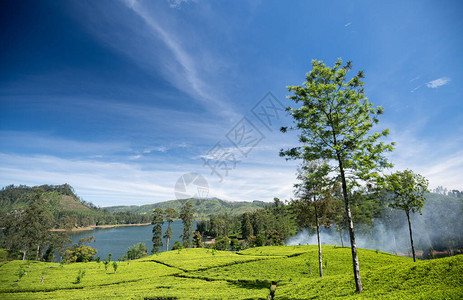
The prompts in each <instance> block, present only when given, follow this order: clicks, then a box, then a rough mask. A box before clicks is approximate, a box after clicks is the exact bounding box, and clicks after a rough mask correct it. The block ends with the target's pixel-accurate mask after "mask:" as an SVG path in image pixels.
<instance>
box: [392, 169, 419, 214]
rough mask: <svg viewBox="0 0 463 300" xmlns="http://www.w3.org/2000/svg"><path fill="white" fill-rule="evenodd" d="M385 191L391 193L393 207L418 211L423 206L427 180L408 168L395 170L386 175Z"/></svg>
mask: <svg viewBox="0 0 463 300" xmlns="http://www.w3.org/2000/svg"><path fill="white" fill-rule="evenodd" d="M386 182H387V185H386V186H387V191H388V192H389V193H391V195H390V198H392V202H391V203H390V204H389V205H390V206H391V207H393V208H398V209H401V210H403V211H405V212H406V213H407V214H409V213H410V212H412V213H413V212H419V213H421V209H422V208H423V205H424V202H425V200H426V193H427V192H428V180H426V179H425V178H424V177H423V176H421V175H420V174H415V173H413V172H412V171H410V170H405V171H403V172H396V173H394V174H392V175H389V176H387V177H386Z"/></svg>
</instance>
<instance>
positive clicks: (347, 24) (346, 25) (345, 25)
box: [344, 22, 352, 27]
mask: <svg viewBox="0 0 463 300" xmlns="http://www.w3.org/2000/svg"><path fill="white" fill-rule="evenodd" d="M350 25H352V22H349V23H346V24H344V27H349V26H350Z"/></svg>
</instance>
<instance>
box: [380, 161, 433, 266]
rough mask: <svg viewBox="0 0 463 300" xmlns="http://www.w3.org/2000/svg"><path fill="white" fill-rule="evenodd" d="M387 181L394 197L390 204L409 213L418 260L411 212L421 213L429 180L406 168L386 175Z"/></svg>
mask: <svg viewBox="0 0 463 300" xmlns="http://www.w3.org/2000/svg"><path fill="white" fill-rule="evenodd" d="M386 182H387V190H388V191H389V192H390V197H391V198H392V202H391V203H390V204H389V205H390V206H391V207H392V208H398V209H401V210H403V211H404V212H405V214H406V215H407V221H408V229H409V232H410V243H411V247H412V253H413V261H415V262H416V255H415V246H414V245H413V234H412V223H411V222H410V213H415V212H419V213H420V214H421V209H422V208H423V205H424V202H425V200H426V197H425V195H426V193H427V192H428V180H426V178H424V177H423V176H421V175H420V174H415V173H413V172H412V171H410V170H405V171H403V172H396V173H394V174H392V175H389V176H386Z"/></svg>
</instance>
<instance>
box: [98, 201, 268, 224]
mask: <svg viewBox="0 0 463 300" xmlns="http://www.w3.org/2000/svg"><path fill="white" fill-rule="evenodd" d="M186 201H190V202H191V204H193V210H194V211H195V218H197V219H203V218H207V217H209V216H211V215H216V214H223V213H226V214H228V215H231V216H234V215H240V214H242V213H245V212H252V211H255V210H257V209H261V208H263V207H264V206H266V205H270V204H269V203H266V202H263V201H253V202H245V201H240V202H230V201H224V200H221V199H217V198H211V199H195V198H190V199H181V200H169V201H164V202H159V203H154V204H147V205H142V206H135V205H131V206H109V207H105V209H107V210H108V211H109V212H113V213H116V212H131V213H138V214H150V213H151V212H152V211H153V209H155V208H161V209H163V210H164V209H166V208H169V207H171V208H174V209H175V210H176V211H178V212H179V211H180V209H181V208H182V206H183V205H184V204H185V202H186Z"/></svg>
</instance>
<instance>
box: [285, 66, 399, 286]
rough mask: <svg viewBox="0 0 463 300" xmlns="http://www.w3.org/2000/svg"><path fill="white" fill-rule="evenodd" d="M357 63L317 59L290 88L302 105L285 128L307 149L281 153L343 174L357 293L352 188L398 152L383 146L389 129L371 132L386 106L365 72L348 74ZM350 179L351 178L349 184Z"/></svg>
mask: <svg viewBox="0 0 463 300" xmlns="http://www.w3.org/2000/svg"><path fill="white" fill-rule="evenodd" d="M351 69H352V63H351V62H348V63H346V64H345V65H343V62H342V60H341V59H338V60H337V62H336V63H335V65H334V67H332V68H331V67H327V66H326V65H325V64H324V63H323V62H321V61H316V60H313V61H312V70H311V71H310V72H309V73H307V75H306V81H305V82H304V83H303V84H302V85H301V86H289V87H288V90H289V91H290V92H293V95H291V96H289V98H290V99H291V100H293V101H294V102H295V104H296V107H294V108H291V107H288V108H287V110H288V111H289V112H290V114H291V116H292V117H293V118H294V123H295V124H294V126H292V127H290V128H287V127H282V128H281V131H282V132H286V131H287V130H288V129H290V130H297V131H298V132H299V141H300V143H302V146H299V147H294V148H291V149H287V150H283V149H281V151H280V155H281V156H286V157H287V159H296V158H299V159H304V160H306V161H312V160H316V159H325V160H328V161H330V164H329V165H330V166H331V167H332V170H331V171H332V172H334V173H336V174H337V175H338V176H339V180H340V182H341V185H342V192H343V193H342V194H343V199H344V204H345V213H346V221H347V225H348V228H349V235H350V242H351V250H352V263H353V270H354V279H355V285H356V290H357V291H358V292H361V291H362V282H361V279H360V268H359V263H358V256H357V246H356V243H355V234H354V224H353V221H352V215H351V208H350V202H349V196H348V195H349V189H350V188H352V187H353V186H354V184H356V182H357V180H359V179H360V180H364V181H366V180H370V179H372V178H375V177H376V176H377V171H379V170H381V169H383V168H385V167H390V166H391V165H390V164H389V163H388V162H387V160H386V158H385V157H384V156H383V153H384V152H387V151H392V150H393V144H384V143H383V142H378V140H379V139H380V138H381V137H385V136H387V135H388V134H389V131H388V130H387V129H385V130H383V131H381V132H375V133H371V132H370V131H371V129H372V127H373V125H374V124H377V123H378V122H379V119H378V116H379V115H381V114H382V112H383V109H382V108H381V107H373V104H372V103H371V102H369V101H368V99H367V98H366V97H365V94H364V89H363V86H364V83H363V81H362V78H363V77H364V76H363V71H359V72H358V73H357V75H355V76H353V77H352V78H351V79H348V78H347V72H348V71H349V70H351ZM349 179H350V180H349Z"/></svg>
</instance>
